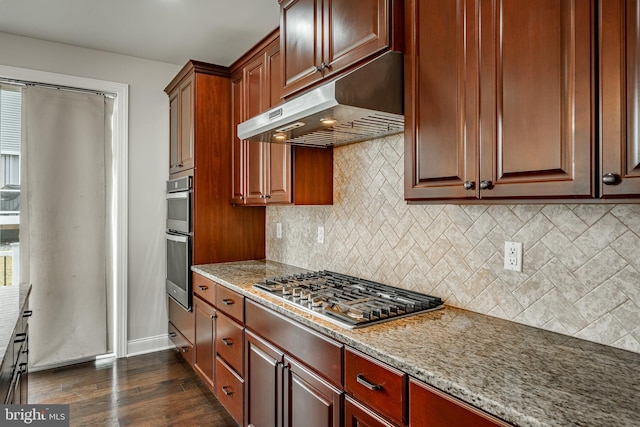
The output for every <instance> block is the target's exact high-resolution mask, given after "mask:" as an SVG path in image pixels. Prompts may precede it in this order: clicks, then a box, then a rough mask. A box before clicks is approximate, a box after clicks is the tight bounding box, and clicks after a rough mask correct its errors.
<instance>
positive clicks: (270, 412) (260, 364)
mask: <svg viewBox="0 0 640 427" xmlns="http://www.w3.org/2000/svg"><path fill="white" fill-rule="evenodd" d="M246 352H247V354H246V368H245V371H246V387H247V389H246V415H247V425H251V426H254V427H260V426H265V427H272V426H297V425H304V426H310V427H314V426H317V427H339V426H341V421H340V420H341V416H342V390H340V389H339V388H337V387H336V386H334V385H332V384H330V383H329V382H328V381H326V380H325V379H323V378H322V377H320V376H319V375H318V374H316V373H315V372H314V371H312V370H310V369H309V368H307V367H306V366H305V365H303V364H301V363H300V362H298V361H297V360H296V359H294V358H292V357H289V356H288V355H286V354H285V353H284V352H283V351H281V350H279V349H277V348H276V347H274V346H273V345H271V344H269V343H268V342H267V341H265V340H263V339H261V338H260V337H258V336H257V335H255V334H253V333H252V332H250V331H248V332H247V334H246Z"/></svg>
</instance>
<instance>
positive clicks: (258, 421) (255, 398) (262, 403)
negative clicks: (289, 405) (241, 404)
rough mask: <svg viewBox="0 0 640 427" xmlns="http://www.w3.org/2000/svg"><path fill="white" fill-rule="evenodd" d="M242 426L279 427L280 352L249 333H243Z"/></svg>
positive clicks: (281, 368)
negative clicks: (244, 353) (243, 419)
mask: <svg viewBox="0 0 640 427" xmlns="http://www.w3.org/2000/svg"><path fill="white" fill-rule="evenodd" d="M245 352H246V355H245V379H246V389H245V416H246V423H245V425H250V426H253V427H274V426H282V417H283V414H282V372H283V360H284V353H283V352H282V351H281V350H278V349H277V348H276V347H274V346H273V345H271V344H269V343H267V342H266V341H264V340H263V339H261V338H260V337H258V336H257V335H255V334H254V333H252V332H251V331H246V334H245Z"/></svg>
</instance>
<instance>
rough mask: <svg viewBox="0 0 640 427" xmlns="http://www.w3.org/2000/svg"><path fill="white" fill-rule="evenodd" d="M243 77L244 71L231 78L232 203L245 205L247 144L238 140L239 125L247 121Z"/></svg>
mask: <svg viewBox="0 0 640 427" xmlns="http://www.w3.org/2000/svg"><path fill="white" fill-rule="evenodd" d="M242 79H243V75H242V71H240V72H238V73H236V74H234V75H233V76H231V125H232V127H233V130H232V134H233V142H232V143H233V150H232V160H231V161H232V179H231V185H232V188H231V203H232V204H235V205H242V204H244V203H245V185H246V183H245V180H246V168H245V166H244V165H245V155H246V147H247V143H246V142H245V141H242V140H240V139H239V138H238V124H239V123H241V122H242V121H243V120H244V119H245V115H244V113H243V111H244V110H243V108H244V107H243V97H242V94H243V80H242Z"/></svg>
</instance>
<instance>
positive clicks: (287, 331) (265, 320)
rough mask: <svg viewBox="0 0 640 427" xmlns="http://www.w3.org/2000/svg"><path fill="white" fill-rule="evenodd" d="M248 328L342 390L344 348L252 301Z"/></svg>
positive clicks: (248, 314) (247, 306)
mask: <svg viewBox="0 0 640 427" xmlns="http://www.w3.org/2000/svg"><path fill="white" fill-rule="evenodd" d="M246 309H247V312H246V326H247V328H248V329H251V330H253V331H255V332H256V333H257V334H259V335H260V336H262V337H263V338H265V339H267V340H268V341H271V342H272V343H274V344H275V345H277V346H278V347H280V348H281V349H283V350H284V351H286V352H287V353H289V354H291V355H292V356H294V357H295V358H296V359H298V360H301V361H304V363H305V364H306V365H307V366H309V367H310V368H312V369H314V370H315V371H316V372H317V373H318V374H320V375H321V376H323V377H324V378H326V379H327V380H329V381H330V382H331V383H332V384H333V385H335V386H339V387H341V386H342V348H343V345H342V344H341V343H339V342H337V341H334V340H332V339H331V338H328V337H325V336H324V335H322V334H320V333H318V332H316V331H314V330H311V329H309V328H306V327H304V326H302V325H300V324H298V323H297V322H295V321H294V320H291V319H288V318H286V317H284V316H282V315H280V314H278V313H275V312H273V311H271V310H269V309H268V308H265V307H262V306H261V305H260V304H258V303H255V302H253V301H251V300H247V304H246Z"/></svg>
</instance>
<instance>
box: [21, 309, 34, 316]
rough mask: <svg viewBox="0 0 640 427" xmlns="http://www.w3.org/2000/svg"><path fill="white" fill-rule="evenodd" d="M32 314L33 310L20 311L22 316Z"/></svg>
mask: <svg viewBox="0 0 640 427" xmlns="http://www.w3.org/2000/svg"><path fill="white" fill-rule="evenodd" d="M31 316H33V310H27V311H25V312H24V313H22V317H31Z"/></svg>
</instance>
